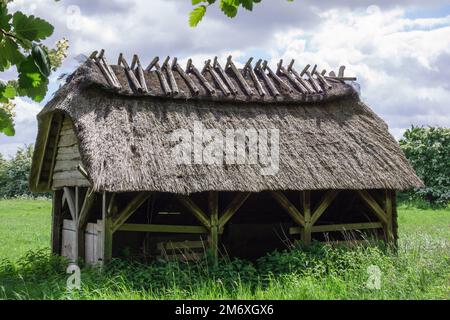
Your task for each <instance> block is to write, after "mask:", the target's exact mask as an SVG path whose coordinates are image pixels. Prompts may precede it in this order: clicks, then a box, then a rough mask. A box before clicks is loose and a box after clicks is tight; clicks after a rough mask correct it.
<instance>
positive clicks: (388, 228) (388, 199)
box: [384, 190, 395, 244]
mask: <svg viewBox="0 0 450 320" xmlns="http://www.w3.org/2000/svg"><path fill="white" fill-rule="evenodd" d="M392 193H393V192H392V191H391V190H385V191H384V198H385V201H384V202H385V208H384V209H385V211H386V218H387V223H386V224H385V228H384V231H385V235H386V242H387V243H388V244H394V243H395V239H394V227H393V226H394V223H393V206H392Z"/></svg>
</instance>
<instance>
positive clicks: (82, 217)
mask: <svg viewBox="0 0 450 320" xmlns="http://www.w3.org/2000/svg"><path fill="white" fill-rule="evenodd" d="M77 189H78V188H77ZM94 201H95V193H94V192H92V189H91V188H89V189H88V190H87V191H86V196H85V197H84V200H83V204H82V206H81V208H80V209H79V212H78V219H77V221H76V229H75V232H76V235H75V239H76V241H77V244H76V247H77V250H76V251H77V254H78V258H80V259H84V257H85V229H86V225H87V222H88V218H89V214H90V213H91V209H92V205H93V204H94Z"/></svg>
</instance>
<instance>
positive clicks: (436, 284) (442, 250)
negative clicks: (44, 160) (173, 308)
mask: <svg viewBox="0 0 450 320" xmlns="http://www.w3.org/2000/svg"><path fill="white" fill-rule="evenodd" d="M449 248H450V247H449V243H448V242H446V241H435V240H433V239H431V238H429V237H417V236H414V237H412V238H407V237H406V238H405V239H403V240H402V241H401V243H400V247H399V249H398V251H397V252H394V251H392V250H390V249H389V248H383V247H382V246H366V245H364V246H363V245H358V246H355V247H353V248H344V247H331V246H328V245H323V244H319V243H315V244H314V245H313V246H312V247H310V248H308V249H305V248H303V249H293V250H285V251H281V252H277V251H276V252H272V253H270V254H268V255H266V256H265V257H263V258H260V259H259V260H258V261H257V262H256V263H250V262H247V261H243V260H239V259H233V260H231V261H230V260H228V261H226V260H222V261H221V262H220V264H219V265H218V266H215V265H214V264H212V263H210V262H209V261H208V259H206V260H204V261H201V262H197V263H181V262H154V263H151V264H141V263H138V262H133V261H124V260H114V261H113V262H112V263H111V264H110V265H108V266H107V267H105V268H104V269H103V270H101V269H98V268H87V269H84V270H83V271H82V275H81V280H82V286H81V289H73V290H68V289H66V279H67V275H66V274H65V268H66V266H67V262H66V261H64V259H62V258H59V257H55V256H52V255H50V254H49V253H48V252H47V249H45V250H38V251H32V252H29V253H28V254H27V255H25V256H24V257H23V258H22V259H20V260H18V262H16V263H11V262H10V261H8V260H3V261H2V262H1V264H0V279H1V287H0V298H3V299H448V298H449V282H448V281H449V276H450V274H449V270H450V269H449V266H450V260H449V256H448V252H449ZM370 266H377V267H378V268H380V270H381V288H380V289H369V288H367V287H366V283H367V281H368V277H369V274H368V272H367V270H368V268H369V267H370Z"/></svg>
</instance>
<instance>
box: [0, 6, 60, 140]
mask: <svg viewBox="0 0 450 320" xmlns="http://www.w3.org/2000/svg"><path fill="white" fill-rule="evenodd" d="M55 1H58V0H55ZM9 2H11V1H10V0H0V72H3V71H6V70H9V69H10V68H12V67H15V68H16V70H17V74H18V79H13V80H9V81H2V80H0V132H2V133H4V134H6V135H8V136H12V135H14V133H15V131H14V121H13V119H14V112H13V109H14V101H13V100H14V98H15V97H16V96H22V97H29V98H31V99H32V100H34V101H36V102H41V101H42V100H43V99H44V97H45V95H46V93H47V89H48V77H49V76H50V73H51V71H55V70H56V68H58V67H59V66H60V65H61V63H62V60H63V59H64V58H65V57H66V56H67V53H66V52H67V49H68V42H67V40H66V39H63V40H60V41H58V42H57V44H56V48H54V49H49V48H47V47H46V46H45V45H44V44H43V43H42V41H43V40H45V39H47V38H48V37H49V36H51V35H52V34H53V31H54V28H53V26H52V25H51V24H50V23H48V22H47V21H45V20H43V19H41V18H39V17H35V16H34V15H26V14H24V13H23V12H21V11H17V12H14V13H10V12H9V10H8V6H7V3H9Z"/></svg>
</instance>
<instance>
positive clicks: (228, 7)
mask: <svg viewBox="0 0 450 320" xmlns="http://www.w3.org/2000/svg"><path fill="white" fill-rule="evenodd" d="M220 9H221V10H222V12H223V13H225V15H226V16H227V17H229V18H234V17H235V16H236V15H237V12H238V2H237V1H235V0H221V1H220Z"/></svg>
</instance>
